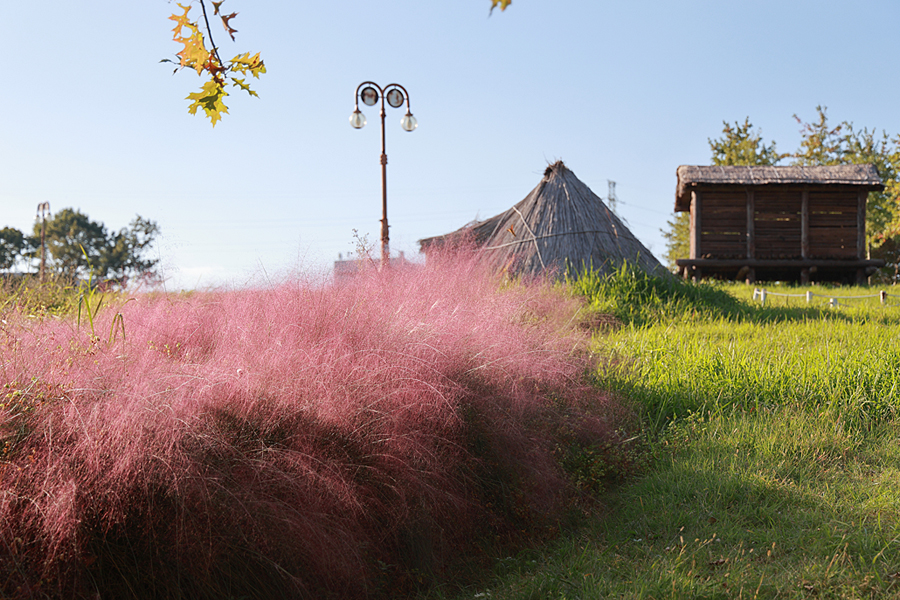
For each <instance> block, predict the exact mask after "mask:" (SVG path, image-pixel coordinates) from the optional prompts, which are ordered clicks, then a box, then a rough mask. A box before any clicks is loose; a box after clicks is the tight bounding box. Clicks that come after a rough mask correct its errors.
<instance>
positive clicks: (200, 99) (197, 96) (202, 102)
mask: <svg viewBox="0 0 900 600" xmlns="http://www.w3.org/2000/svg"><path fill="white" fill-rule="evenodd" d="M227 95H228V92H226V91H225V87H224V86H223V85H222V84H221V83H219V82H218V81H216V80H215V79H210V80H209V81H207V82H206V83H204V84H203V87H202V88H201V91H199V92H194V93H192V94H188V97H187V98H186V100H193V103H191V105H190V106H188V112H189V113H191V114H192V115H195V114H197V109H198V108H202V109H203V112H205V113H206V116H207V117H209V120H210V122H211V123H212V126H213V127H215V126H216V123H218V122H219V121H220V120H221V119H222V114H223V113H224V114H228V107H227V106H225V103H224V102H223V101H222V99H223V98H224V97H225V96H227Z"/></svg>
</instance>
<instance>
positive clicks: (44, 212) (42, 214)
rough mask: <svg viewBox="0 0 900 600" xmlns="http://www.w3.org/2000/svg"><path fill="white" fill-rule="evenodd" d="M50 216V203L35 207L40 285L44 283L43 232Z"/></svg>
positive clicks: (42, 203)
mask: <svg viewBox="0 0 900 600" xmlns="http://www.w3.org/2000/svg"><path fill="white" fill-rule="evenodd" d="M49 216H50V203H49V202H41V203H40V204H38V206H37V216H35V220H40V221H41V272H40V275H39V278H40V281H41V283H44V265H45V264H46V248H45V244H44V232H45V230H46V229H47V217H49Z"/></svg>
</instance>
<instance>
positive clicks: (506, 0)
mask: <svg viewBox="0 0 900 600" xmlns="http://www.w3.org/2000/svg"><path fill="white" fill-rule="evenodd" d="M510 4H512V0H491V12H492V13H493V12H494V9H495V8H497V7H498V6H499V7H500V10H506V7H507V6H509V5H510Z"/></svg>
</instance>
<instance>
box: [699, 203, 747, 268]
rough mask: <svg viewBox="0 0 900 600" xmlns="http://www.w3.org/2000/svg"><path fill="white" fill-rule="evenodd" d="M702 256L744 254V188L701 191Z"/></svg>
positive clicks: (729, 256)
mask: <svg viewBox="0 0 900 600" xmlns="http://www.w3.org/2000/svg"><path fill="white" fill-rule="evenodd" d="M701 215H702V218H701V219H700V223H701V225H702V229H701V234H700V240H701V242H700V252H701V257H702V258H745V257H746V256H747V194H746V193H745V192H744V190H742V189H741V190H715V189H711V190H703V204H702V210H701Z"/></svg>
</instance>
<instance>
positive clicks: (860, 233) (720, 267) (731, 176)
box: [675, 164, 884, 283]
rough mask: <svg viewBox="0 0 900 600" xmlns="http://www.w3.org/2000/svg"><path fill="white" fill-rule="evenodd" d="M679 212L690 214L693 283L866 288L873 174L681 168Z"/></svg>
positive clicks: (860, 170)
mask: <svg viewBox="0 0 900 600" xmlns="http://www.w3.org/2000/svg"><path fill="white" fill-rule="evenodd" d="M677 174H678V187H677V191H676V194H675V211H676V212H680V211H690V213H691V220H690V240H691V253H690V257H689V258H687V259H679V260H677V261H676V264H677V265H678V267H679V269H680V270H681V272H682V274H683V275H684V276H685V277H688V278H701V277H718V278H723V279H746V280H747V281H748V282H753V281H756V280H757V279H759V280H779V281H800V282H802V283H808V282H810V281H846V282H851V281H856V282H857V283H863V282H865V280H866V277H867V276H868V275H869V274H871V273H872V272H873V271H874V270H875V269H876V268H878V267H880V266H884V261H881V260H867V259H866V199H867V197H868V195H869V192H873V191H880V190H883V189H884V185H883V184H882V182H881V179H880V178H879V176H878V172H877V171H876V170H875V167H874V166H873V165H870V164H864V165H838V166H828V167H824V166H809V167H805V166H794V167H770V166H727V167H726V166H708V167H695V166H680V167H678V170H677Z"/></svg>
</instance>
